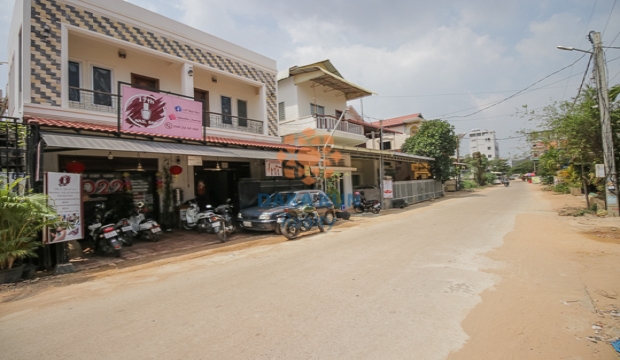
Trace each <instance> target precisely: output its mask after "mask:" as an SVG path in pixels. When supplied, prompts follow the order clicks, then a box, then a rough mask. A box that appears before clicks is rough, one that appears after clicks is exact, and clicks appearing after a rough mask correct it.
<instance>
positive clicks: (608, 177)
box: [588, 31, 619, 216]
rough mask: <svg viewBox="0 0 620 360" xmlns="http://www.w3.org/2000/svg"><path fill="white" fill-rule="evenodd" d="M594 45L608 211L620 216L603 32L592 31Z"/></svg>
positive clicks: (591, 38)
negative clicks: (619, 212)
mask: <svg viewBox="0 0 620 360" xmlns="http://www.w3.org/2000/svg"><path fill="white" fill-rule="evenodd" d="M588 38H589V39H590V42H591V43H592V45H593V46H594V60H595V65H596V71H595V74H596V88H597V89H598V91H597V93H598V110H599V112H600V114H601V133H602V136H603V158H604V162H605V203H606V205H607V213H608V214H609V215H611V216H618V195H619V194H618V179H617V176H616V175H617V174H616V161H615V158H614V143H613V137H612V130H611V114H610V112H609V92H608V89H607V75H606V74H605V58H604V53H603V44H602V41H601V34H600V33H598V32H594V31H591V32H590V35H589V36H588Z"/></svg>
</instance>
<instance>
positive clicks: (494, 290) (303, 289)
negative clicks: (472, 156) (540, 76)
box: [0, 183, 620, 359]
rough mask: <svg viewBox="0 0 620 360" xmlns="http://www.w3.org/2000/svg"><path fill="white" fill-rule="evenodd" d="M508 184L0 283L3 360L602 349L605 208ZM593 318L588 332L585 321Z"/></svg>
mask: <svg viewBox="0 0 620 360" xmlns="http://www.w3.org/2000/svg"><path fill="white" fill-rule="evenodd" d="M539 190H540V187H538V186H536V185H531V184H525V183H517V184H514V185H513V184H511V186H510V187H509V188H503V187H501V188H490V189H485V190H483V191H480V192H475V193H470V194H464V195H463V196H459V197H456V198H452V199H447V200H441V201H436V202H434V203H426V204H420V205H418V206H416V207H414V208H413V209H407V210H405V211H396V212H395V213H393V214H391V215H389V216H385V215H380V216H368V217H360V218H356V219H355V220H354V221H352V222H350V223H348V224H347V225H346V226H342V227H340V226H339V227H336V228H334V229H333V230H332V231H330V232H329V233H325V234H316V233H314V234H307V235H305V236H302V237H301V238H300V239H299V240H295V241H284V238H283V237H273V238H266V239H262V240H260V241H256V242H249V243H240V244H232V246H226V247H223V248H217V249H209V250H206V251H201V252H197V253H188V254H183V255H181V256H176V257H168V258H161V259H157V260H155V261H149V262H144V263H138V264H136V263H134V264H133V265H132V266H127V267H122V266H120V267H112V268H111V269H108V270H101V269H99V270H97V271H87V272H83V273H79V274H72V275H68V276H65V277H59V278H55V279H51V280H48V281H45V283H38V284H33V285H32V286H28V287H23V288H15V289H13V290H12V291H5V292H3V293H0V302H1V303H0V349H3V350H2V351H3V354H5V355H7V356H8V357H9V358H15V359H22V358H43V357H45V358H47V359H66V358H85V357H86V358H91V359H109V358H115V359H117V358H128V359H129V358H131V359H135V358H172V359H187V358H191V359H194V358H217V359H256V358H278V359H308V358H315V359H345V358H355V359H445V358H452V359H615V358H617V355H616V354H615V352H614V350H613V349H612V347H611V346H610V344H609V341H608V340H609V339H610V338H612V337H615V336H620V334H619V333H618V332H619V329H620V324H618V319H620V317H618V316H617V315H620V312H618V310H619V309H618V300H617V297H618V293H620V282H619V281H618V280H617V279H618V275H619V272H620V261H618V260H620V259H619V256H620V246H619V245H620V240H618V238H620V235H618V237H616V232H620V227H616V225H618V223H619V220H618V219H617V218H615V219H614V218H609V219H607V218H606V219H601V218H596V217H559V216H558V215H557V212H556V210H557V209H559V208H563V207H567V206H569V207H573V206H578V205H580V201H581V200H580V199H578V198H576V197H571V196H568V195H566V196H564V195H562V196H560V195H553V194H551V193H546V192H541V191H539ZM592 326H595V327H596V328H592Z"/></svg>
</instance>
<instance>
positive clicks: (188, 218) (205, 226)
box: [181, 200, 215, 232]
mask: <svg viewBox="0 0 620 360" xmlns="http://www.w3.org/2000/svg"><path fill="white" fill-rule="evenodd" d="M187 203H189V208H187V210H185V218H184V219H182V222H181V224H182V226H183V229H185V230H193V229H196V230H198V232H201V231H205V232H212V231H213V226H212V225H211V216H213V215H215V212H214V211H213V207H212V206H211V205H207V206H206V207H205V211H200V207H199V206H198V203H196V201H195V200H189V201H188V202H187ZM181 216H182V214H181Z"/></svg>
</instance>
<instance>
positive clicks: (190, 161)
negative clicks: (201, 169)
mask: <svg viewBox="0 0 620 360" xmlns="http://www.w3.org/2000/svg"><path fill="white" fill-rule="evenodd" d="M187 166H202V156H193V155H188V156H187Z"/></svg>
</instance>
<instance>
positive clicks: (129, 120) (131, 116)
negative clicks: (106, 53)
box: [121, 86, 202, 139]
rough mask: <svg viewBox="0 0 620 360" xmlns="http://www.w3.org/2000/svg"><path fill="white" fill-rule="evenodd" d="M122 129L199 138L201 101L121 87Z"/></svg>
mask: <svg viewBox="0 0 620 360" xmlns="http://www.w3.org/2000/svg"><path fill="white" fill-rule="evenodd" d="M121 96H122V99H123V108H122V113H121V116H122V118H121V130H122V131H132V132H142V133H148V134H153V135H166V136H178V137H184V138H191V139H202V103H201V102H199V101H193V100H189V99H185V98H179V97H176V96H171V95H165V94H160V93H157V92H153V91H148V90H143V89H138V88H133V87H130V86H123V87H122V88H121Z"/></svg>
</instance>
